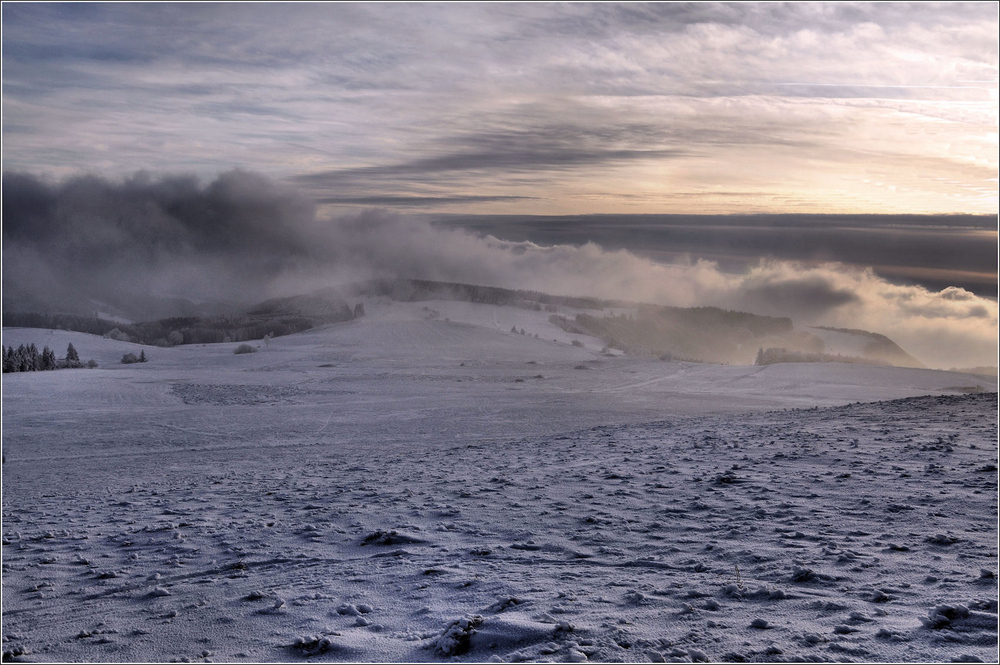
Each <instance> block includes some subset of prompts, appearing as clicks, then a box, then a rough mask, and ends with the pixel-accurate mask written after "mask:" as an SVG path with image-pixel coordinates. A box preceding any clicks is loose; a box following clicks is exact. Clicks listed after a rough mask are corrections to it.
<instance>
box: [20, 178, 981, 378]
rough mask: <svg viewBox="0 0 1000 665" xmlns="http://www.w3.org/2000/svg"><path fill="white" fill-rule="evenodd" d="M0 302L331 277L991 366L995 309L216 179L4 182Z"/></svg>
mask: <svg viewBox="0 0 1000 665" xmlns="http://www.w3.org/2000/svg"><path fill="white" fill-rule="evenodd" d="M3 192H4V225H3V287H4V307H5V308H6V309H16V307H17V306H18V305H19V304H28V305H32V304H34V305H43V306H47V307H49V308H52V307H60V306H61V307H68V306H71V305H72V304H74V302H75V303H76V304H77V305H78V306H80V307H82V309H83V310H84V311H89V310H90V308H91V305H90V304H89V299H90V298H95V299H98V300H102V299H103V300H102V301H108V302H117V303H119V304H121V305H128V304H129V303H130V302H132V303H135V302H141V301H143V300H144V299H148V298H149V297H151V296H155V297H161V298H162V297H177V296H183V297H186V298H188V299H192V300H197V299H202V300H215V301H227V302H234V303H244V304H249V303H252V302H256V301H259V300H262V299H263V298H265V297H268V296H272V295H291V294H296V293H302V292H306V291H309V290H312V289H316V288H321V287H324V286H329V285H331V284H336V283H346V282H353V281H360V280H364V279H368V278H373V277H403V278H416V279H431V280H442V281H451V282H466V283H472V284H481V285H490V286H501V287H507V288H523V289H533V290H539V291H544V292H549V293H555V294H564V295H583V296H597V297H605V298H620V299H627V300H633V301H645V302H656V303H661V304H670V305H679V306H703V305H715V306H720V307H726V308H730V309H739V310H744V311H747V310H749V311H754V312H758V313H763V314H771V315H779V316H791V317H792V318H793V319H795V321H796V322H797V323H799V324H802V325H806V324H809V325H811V324H824V325H834V326H838V327H851V328H863V329H868V330H872V331H874V332H880V333H883V334H887V335H889V336H890V337H892V338H893V339H894V340H895V341H897V342H898V343H899V344H901V345H902V346H903V348H904V349H906V350H907V351H909V352H910V353H912V354H914V355H916V356H917V357H918V358H919V359H921V360H923V361H924V362H926V363H928V364H931V365H934V366H944V367H952V366H972V365H983V364H996V341H997V320H998V307H997V303H996V301H994V300H989V299H986V298H981V297H978V296H976V295H974V294H972V293H969V292H967V291H965V290H963V289H958V288H949V289H945V290H943V291H941V292H932V291H929V290H927V289H924V288H922V287H917V286H899V285H894V284H891V283H889V282H887V281H885V280H884V279H882V278H879V277H878V276H877V275H875V273H874V272H873V271H872V270H870V269H858V268H850V267H847V266H844V265H842V264H837V263H824V264H818V265H816V264H813V265H804V264H801V263H797V262H793V261H780V260H761V261H758V262H756V263H755V264H754V265H752V266H751V267H750V268H748V269H746V270H743V271H742V272H738V273H733V272H726V271H723V270H722V269H720V267H719V265H718V264H716V263H714V262H711V261H707V260H691V259H689V260H684V261H677V262H673V263H656V262H653V261H651V260H649V259H646V258H642V257H640V256H637V255H635V254H634V253H632V252H629V251H627V250H625V249H604V248H602V247H601V246H600V245H598V244H596V243H593V242H587V243H584V244H580V245H572V244H565V243H552V244H538V243H534V242H530V241H527V240H522V241H510V240H504V239H501V238H498V237H496V236H494V235H481V234H477V233H474V232H472V231H469V230H465V229H462V228H449V227H445V226H441V225H435V224H432V223H430V222H428V221H427V220H425V219H422V218H417V217H407V216H400V215H394V214H390V213H387V212H384V211H377V210H375V211H372V210H369V211H365V212H362V213H358V214H352V215H341V216H335V217H320V216H318V215H317V213H316V208H315V205H314V203H313V202H312V201H311V200H309V199H308V198H306V197H304V196H302V195H301V194H300V193H299V192H297V191H295V190H293V189H290V188H288V187H285V186H282V185H280V184H277V183H275V182H274V181H272V180H269V179H267V178H265V177H263V176H260V175H257V174H253V173H248V172H245V171H230V172H227V173H224V174H222V175H220V176H218V177H217V178H216V179H215V180H213V181H211V182H209V183H208V184H204V185H203V184H201V183H200V182H199V181H198V180H197V179H196V178H194V177H190V176H173V177H160V178H153V177H151V176H148V175H143V174H139V175H135V176H132V177H130V178H127V179H125V180H122V181H117V182H113V181H108V180H104V179H101V178H96V177H79V178H70V179H68V180H65V181H61V182H46V181H43V180H41V179H39V178H37V177H34V176H31V175H27V174H14V173H8V174H4V178H3Z"/></svg>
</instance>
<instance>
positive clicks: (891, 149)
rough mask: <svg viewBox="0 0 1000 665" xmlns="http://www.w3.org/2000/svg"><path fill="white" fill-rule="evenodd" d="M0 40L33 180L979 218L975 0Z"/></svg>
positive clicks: (394, 13)
mask: <svg viewBox="0 0 1000 665" xmlns="http://www.w3.org/2000/svg"><path fill="white" fill-rule="evenodd" d="M3 22H4V28H6V29H5V31H4V44H3V50H4V53H3V56H4V82H3V86H4V130H3V132H4V144H5V145H4V148H5V150H4V160H5V165H6V166H7V168H14V169H22V170H25V171H28V172H33V173H37V172H47V173H50V174H54V175H58V176H64V175H75V174H80V173H83V172H91V173H99V174H103V175H107V176H110V177H123V176H125V175H127V174H129V173H132V172H134V171H135V170H139V169H148V168H151V167H152V166H153V165H152V163H151V161H150V160H151V159H155V160H156V168H158V169H162V170H164V171H169V172H177V171H183V172H195V173H198V174H199V175H200V176H202V177H212V176H213V174H215V173H218V172H219V171H224V170H226V169H229V168H232V167H233V166H234V165H249V164H252V165H253V168H254V169H257V170H259V171H261V172H265V173H268V174H269V175H271V176H273V177H280V178H289V179H290V181H291V182H294V183H296V184H297V185H299V186H303V187H309V188H310V189H311V190H313V191H312V193H314V194H315V195H316V196H320V197H328V198H333V197H358V198H362V199H365V198H369V199H375V198H378V197H383V198H385V200H386V201H391V198H389V197H393V196H401V195H406V194H409V195H413V196H424V197H438V198H439V199H440V200H441V205H442V206H449V207H450V208H451V209H454V208H455V206H457V205H464V206H466V209H467V210H471V209H474V208H475V206H478V205H483V206H487V205H488V206H493V207H495V206H497V205H501V204H502V205H504V206H506V207H507V209H508V210H512V211H517V212H528V211H536V212H544V213H551V212H593V211H594V209H595V207H597V206H600V210H601V211H602V212H612V211H613V210H614V207H613V206H614V205H615V204H612V203H604V202H599V203H595V202H594V201H593V200H592V199H588V198H587V195H588V194H589V193H590V192H593V191H594V190H595V189H598V188H599V189H602V190H604V189H611V188H613V189H615V190H616V191H615V193H616V194H617V195H620V196H631V197H633V200H634V201H635V202H636V203H635V205H640V204H641V205H644V206H645V208H644V210H643V211H652V210H664V209H666V207H667V206H669V207H670V209H671V210H675V209H682V210H686V211H693V210H698V211H705V210H706V208H707V206H713V210H715V211H724V212H734V211H746V210H747V208H748V207H750V206H756V207H757V209H759V210H777V209H784V210H790V209H792V208H793V207H794V206H810V209H811V210H814V211H815V210H820V209H827V210H830V209H833V208H834V207H836V208H838V209H851V210H855V211H861V212H870V211H873V210H880V211H881V210H887V209H888V210H894V211H911V210H912V211H920V212H953V211H956V210H966V211H978V212H987V213H992V212H993V211H994V210H995V208H996V193H995V192H996V187H995V182H994V181H991V180H990V178H992V177H993V175H994V174H995V171H996V158H995V154H996V139H995V132H994V131H993V129H994V128H995V125H996V103H995V94H996V83H995V80H996V73H997V61H996V34H997V23H996V16H995V11H992V8H991V6H990V5H989V4H988V3H971V4H957V3H952V4H947V5H933V4H930V3H922V4H918V5H905V4H904V5H896V4H893V3H875V4H865V5H847V4H841V3H823V4H820V5H819V6H818V7H812V6H808V5H806V4H805V3H799V4H795V3H793V4H774V5H770V4H747V5H740V4H733V3H729V4H707V3H695V4H684V3H681V4H678V3H660V4H656V3H654V4H620V5H616V4H612V5H605V4H601V3H595V4H585V3H584V4H552V3H540V4H519V5H501V6H496V7H494V6H491V5H488V4H457V5H443V4H442V5H436V4H415V5H406V4H402V5H385V6H383V5H379V4H363V3H362V4H351V3H346V4H296V5H291V6H284V5H282V6H280V7H279V6H277V5H267V4H260V5H254V4H242V5H215V4H188V5H182V4H170V3H166V4H148V5H147V4H128V3H124V4H99V3H98V4H86V5H74V4H65V3H62V4H61V3H36V4H31V3H23V4H17V3H15V4H12V5H10V6H5V10H4V13H3ZM991 95H993V97H991ZM942 120H945V122H942ZM871 172H875V173H874V174H871ZM870 174H871V175H870ZM868 180H871V181H872V182H867V181H868ZM484 187H488V188H489V189H484ZM890 187H892V188H894V189H890ZM716 190H718V191H729V192H739V193H740V197H728V198H725V197H721V196H716V195H714V194H713V192H714V191H716ZM774 191H780V192H781V193H780V194H778V195H774V196H770V195H769V196H766V197H765V196H763V193H765V192H774ZM674 192H683V193H685V195H684V196H683V197H678V199H682V200H675V199H674V198H672V194H673V193H674ZM475 196H486V197H490V198H488V199H484V200H477V199H475V198H472V197H475ZM461 197H468V198H467V199H465V201H466V202H465V203H464V204H458V203H456V202H455V201H456V200H457V199H460V198H461ZM494 197H508V198H505V199H499V198H494ZM516 197H529V198H516ZM723 199H725V200H723ZM400 203H405V204H406V205H407V206H410V205H412V202H407V201H404V200H401V201H400ZM424 203H425V204H427V201H424ZM428 205H429V204H428ZM546 206H547V207H546ZM424 207H427V206H426V205H425V206H424ZM492 209H494V208H492V207H491V208H490V210H492Z"/></svg>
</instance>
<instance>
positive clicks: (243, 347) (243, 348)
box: [233, 344, 257, 354]
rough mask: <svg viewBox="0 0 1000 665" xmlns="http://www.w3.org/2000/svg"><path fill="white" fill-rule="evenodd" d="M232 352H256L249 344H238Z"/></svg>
mask: <svg viewBox="0 0 1000 665" xmlns="http://www.w3.org/2000/svg"><path fill="white" fill-rule="evenodd" d="M233 353H235V354H240V353H257V349H255V348H253V347H252V346H250V345H249V344H240V345H239V346H237V347H236V350H235V351H233Z"/></svg>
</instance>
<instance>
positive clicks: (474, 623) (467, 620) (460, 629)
mask: <svg viewBox="0 0 1000 665" xmlns="http://www.w3.org/2000/svg"><path fill="white" fill-rule="evenodd" d="M484 620H485V619H483V617H482V616H480V615H478V614H473V615H472V616H467V617H463V618H461V619H455V620H454V621H452V622H451V623H449V624H448V625H447V626H445V628H444V632H442V633H441V636H440V637H439V638H437V640H436V641H435V642H434V650H435V651H437V652H438V653H439V654H441V655H442V656H458V655H461V654H463V653H465V652H466V651H468V650H469V640H470V639H471V638H472V636H473V635H475V634H476V633H477V632H478V631H477V630H476V628H478V627H479V626H481V625H483V621H484Z"/></svg>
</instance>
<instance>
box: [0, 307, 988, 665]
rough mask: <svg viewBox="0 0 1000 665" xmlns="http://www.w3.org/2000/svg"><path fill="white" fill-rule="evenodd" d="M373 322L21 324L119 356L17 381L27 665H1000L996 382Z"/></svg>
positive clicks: (14, 477) (12, 574)
mask: <svg viewBox="0 0 1000 665" xmlns="http://www.w3.org/2000/svg"><path fill="white" fill-rule="evenodd" d="M364 304H365V310H366V316H364V317H363V318H360V319H356V320H354V321H352V322H349V323H342V324H335V325H331V326H327V327H323V328H318V329H314V330H310V331H308V332H305V333H301V334H298V335H291V336H288V337H282V338H278V339H274V340H270V342H268V343H264V342H260V343H257V344H258V345H259V349H258V352H257V353H252V354H243V355H236V354H234V353H233V350H234V348H235V347H236V344H220V345H207V346H178V347H173V348H156V347H140V346H139V345H134V344H128V343H122V342H118V341H115V340H110V339H104V338H99V337H94V336H89V335H83V334H80V333H71V332H65V331H47V330H37V329H4V331H3V343H4V344H5V345H13V346H17V345H18V344H20V343H31V342H33V343H35V344H36V345H38V347H39V348H41V347H42V346H43V345H47V346H49V347H51V348H53V349H54V350H55V351H56V353H57V354H59V355H61V354H62V353H63V352H64V351H65V348H66V346H67V344H68V343H69V342H72V343H73V344H74V346H75V347H76V348H77V349H78V351H79V353H80V357H81V358H82V359H84V360H87V359H89V358H94V359H95V360H97V362H98V363H99V364H100V367H99V368H98V369H90V370H83V369H81V370H60V371H54V372H37V373H25V374H7V375H4V378H3V453H4V464H3V639H4V643H3V649H4V652H5V654H6V656H5V658H21V659H24V660H42V661H56V660H84V661H165V660H175V659H176V660H185V659H186V660H189V661H204V660H223V661H259V660H264V661H295V660H299V659H304V658H307V657H311V656H315V658H313V659H315V660H340V661H387V660H388V661H402V660H405V661H435V660H447V659H449V658H452V657H455V656H457V657H458V658H459V659H461V660H469V661H486V660H503V661H520V660H531V661H538V660H554V661H576V662H583V661H585V660H594V661H622V660H625V661H650V660H652V661H659V660H713V661H719V660H732V661H736V660H746V661H762V660H781V659H784V660H812V659H826V660H845V659H847V660H877V661H896V660H904V661H920V660H931V661H942V660H943V661H948V660H952V659H956V658H963V657H970V658H979V659H981V660H994V659H995V658H996V642H997V628H996V621H997V603H996V598H997V586H996V572H997V547H996V537H997V531H996V520H997V512H996V511H997V504H996V497H997V495H996V487H997V486H996V483H997V469H996V462H997V446H996V443H997V421H996V411H997V402H996V395H995V391H996V379H995V378H989V377H983V376H975V375H968V374H960V373H948V372H939V371H931V370H921V369H902V368H893V367H880V366H868V365H847V364H838V363H829V364H794V365H782V364H779V365H771V366H766V367H746V366H743V367H740V366H728V365H707V364H697V363H677V362H661V361H656V360H648V359H637V358H629V357H622V356H610V355H607V354H605V353H602V348H601V347H602V343H601V342H600V341H599V340H596V339H594V338H589V337H585V336H581V335H572V334H569V333H566V332H564V331H563V330H562V329H560V328H558V327H557V326H555V325H553V324H552V323H551V322H549V320H548V314H547V313H546V312H544V311H542V312H536V311H533V310H529V309H519V308H514V307H494V306H490V305H483V304H475V303H467V302H454V301H430V302H419V303H399V302H392V301H389V300H385V299H381V300H380V299H377V298H372V299H368V300H367V301H366V302H365V303H364ZM512 328H513V329H515V330H516V331H517V332H516V333H512V332H511V329H512ZM522 328H523V329H524V331H525V332H524V334H523V335H522V334H520V330H521V329H522ZM535 335H537V337H536V336H535ZM573 341H577V342H578V344H579V345H574V344H573ZM140 349H144V350H145V351H146V355H147V356H148V357H149V362H148V363H145V364H143V365H122V364H120V363H119V362H118V361H119V359H120V358H121V356H122V355H123V354H124V353H126V352H136V353H138V351H139V350H140ZM920 395H926V397H917V396H920ZM903 398H909V399H903ZM875 400H897V401H891V402H885V401H881V402H875ZM817 407H818V408H817ZM793 409H794V410H793Z"/></svg>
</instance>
